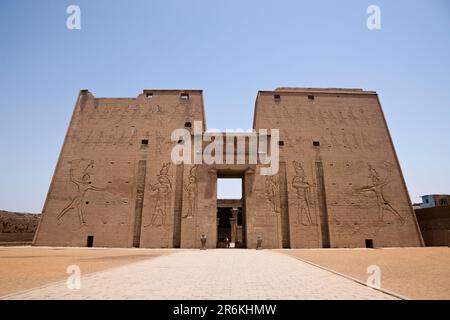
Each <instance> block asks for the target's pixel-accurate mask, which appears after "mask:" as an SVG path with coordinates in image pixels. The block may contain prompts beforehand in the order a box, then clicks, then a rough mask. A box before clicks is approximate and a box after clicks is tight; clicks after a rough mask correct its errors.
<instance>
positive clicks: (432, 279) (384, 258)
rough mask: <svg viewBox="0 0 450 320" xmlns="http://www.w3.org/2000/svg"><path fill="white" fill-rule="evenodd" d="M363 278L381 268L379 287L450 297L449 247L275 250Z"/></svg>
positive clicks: (422, 295) (413, 295) (422, 296)
mask: <svg viewBox="0 0 450 320" xmlns="http://www.w3.org/2000/svg"><path fill="white" fill-rule="evenodd" d="M279 252H281V253H283V254H287V255H290V256H293V257H299V258H301V259H303V260H306V261H310V262H312V263H315V264H317V265H320V266H323V267H326V268H329V269H331V270H334V271H337V272H339V273H342V274H345V275H348V276H350V277H353V278H356V279H358V280H360V281H363V282H366V281H367V278H368V276H369V275H368V274H367V273H366V271H367V267H368V266H370V265H377V266H379V267H380V269H381V287H382V288H383V289H387V290H390V291H393V292H396V293H398V294H400V295H403V296H406V297H409V298H412V299H450V248H445V247H433V248H384V249H333V250H325V249H305V250H298V249H296V250H279Z"/></svg>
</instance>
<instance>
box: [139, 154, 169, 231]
mask: <svg viewBox="0 0 450 320" xmlns="http://www.w3.org/2000/svg"><path fill="white" fill-rule="evenodd" d="M169 169H170V162H167V163H163V165H162V168H161V170H160V171H159V174H158V175H157V176H156V183H154V184H150V185H149V187H150V193H152V194H153V195H154V196H155V206H154V207H153V213H152V216H151V218H150V222H149V223H148V224H146V225H145V226H144V227H148V226H154V227H161V226H164V225H165V224H166V222H167V220H166V219H167V214H168V213H169V210H170V209H171V206H170V204H171V201H170V200H171V194H172V176H171V175H169Z"/></svg>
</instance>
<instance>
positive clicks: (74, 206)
mask: <svg viewBox="0 0 450 320" xmlns="http://www.w3.org/2000/svg"><path fill="white" fill-rule="evenodd" d="M83 162H85V160H79V162H78V166H81V164H82V163H83ZM93 168H94V161H93V160H91V161H89V163H88V164H87V165H86V166H85V167H84V169H83V170H82V171H81V174H80V175H79V176H78V177H75V176H74V173H73V171H74V167H73V166H72V167H71V168H70V182H72V183H73V184H75V186H76V188H77V194H76V195H75V197H74V198H73V199H72V200H71V201H70V203H69V204H68V205H67V206H66V207H65V208H64V209H63V210H62V211H61V212H60V213H59V214H58V216H57V219H58V221H61V219H62V217H64V216H65V215H66V213H68V212H69V211H71V210H76V211H77V213H78V218H79V219H80V225H81V226H83V225H85V224H86V221H85V220H84V203H85V197H86V194H87V193H88V192H89V191H105V190H106V189H105V188H97V187H95V186H93V185H92V184H91V181H90V180H91V175H90V174H89V170H91V169H93Z"/></svg>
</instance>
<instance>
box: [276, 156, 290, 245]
mask: <svg viewBox="0 0 450 320" xmlns="http://www.w3.org/2000/svg"><path fill="white" fill-rule="evenodd" d="M279 177H280V211H281V239H282V246H283V248H290V247H291V244H290V239H289V204H288V197H287V179H286V162H280V176H279Z"/></svg>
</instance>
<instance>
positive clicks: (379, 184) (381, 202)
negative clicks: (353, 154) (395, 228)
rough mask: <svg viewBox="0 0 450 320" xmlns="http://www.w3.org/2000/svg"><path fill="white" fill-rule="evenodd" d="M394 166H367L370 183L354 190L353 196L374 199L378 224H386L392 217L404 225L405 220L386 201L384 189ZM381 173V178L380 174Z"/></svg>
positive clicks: (385, 164) (385, 163) (388, 164)
mask: <svg viewBox="0 0 450 320" xmlns="http://www.w3.org/2000/svg"><path fill="white" fill-rule="evenodd" d="M393 168H394V166H393V165H392V164H390V163H387V162H384V163H383V165H382V166H380V169H376V168H375V167H374V166H373V165H372V164H370V163H368V164H367V169H368V171H369V176H368V178H369V179H370V183H369V184H368V185H366V186H363V187H359V188H356V189H355V191H354V192H355V194H356V195H360V196H365V197H374V198H375V200H376V203H377V208H378V219H379V221H380V222H383V223H388V222H389V217H388V215H389V216H390V217H394V218H395V219H397V220H398V221H399V222H400V223H402V224H403V223H405V222H406V220H407V218H405V217H404V216H403V215H401V214H400V213H399V212H398V209H396V208H395V207H394V206H393V205H392V204H391V202H390V201H389V200H388V197H387V191H386V187H387V186H388V185H389V183H390V177H391V174H392V171H393ZM381 171H383V172H384V175H383V176H382V175H381V174H380V172H381Z"/></svg>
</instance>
